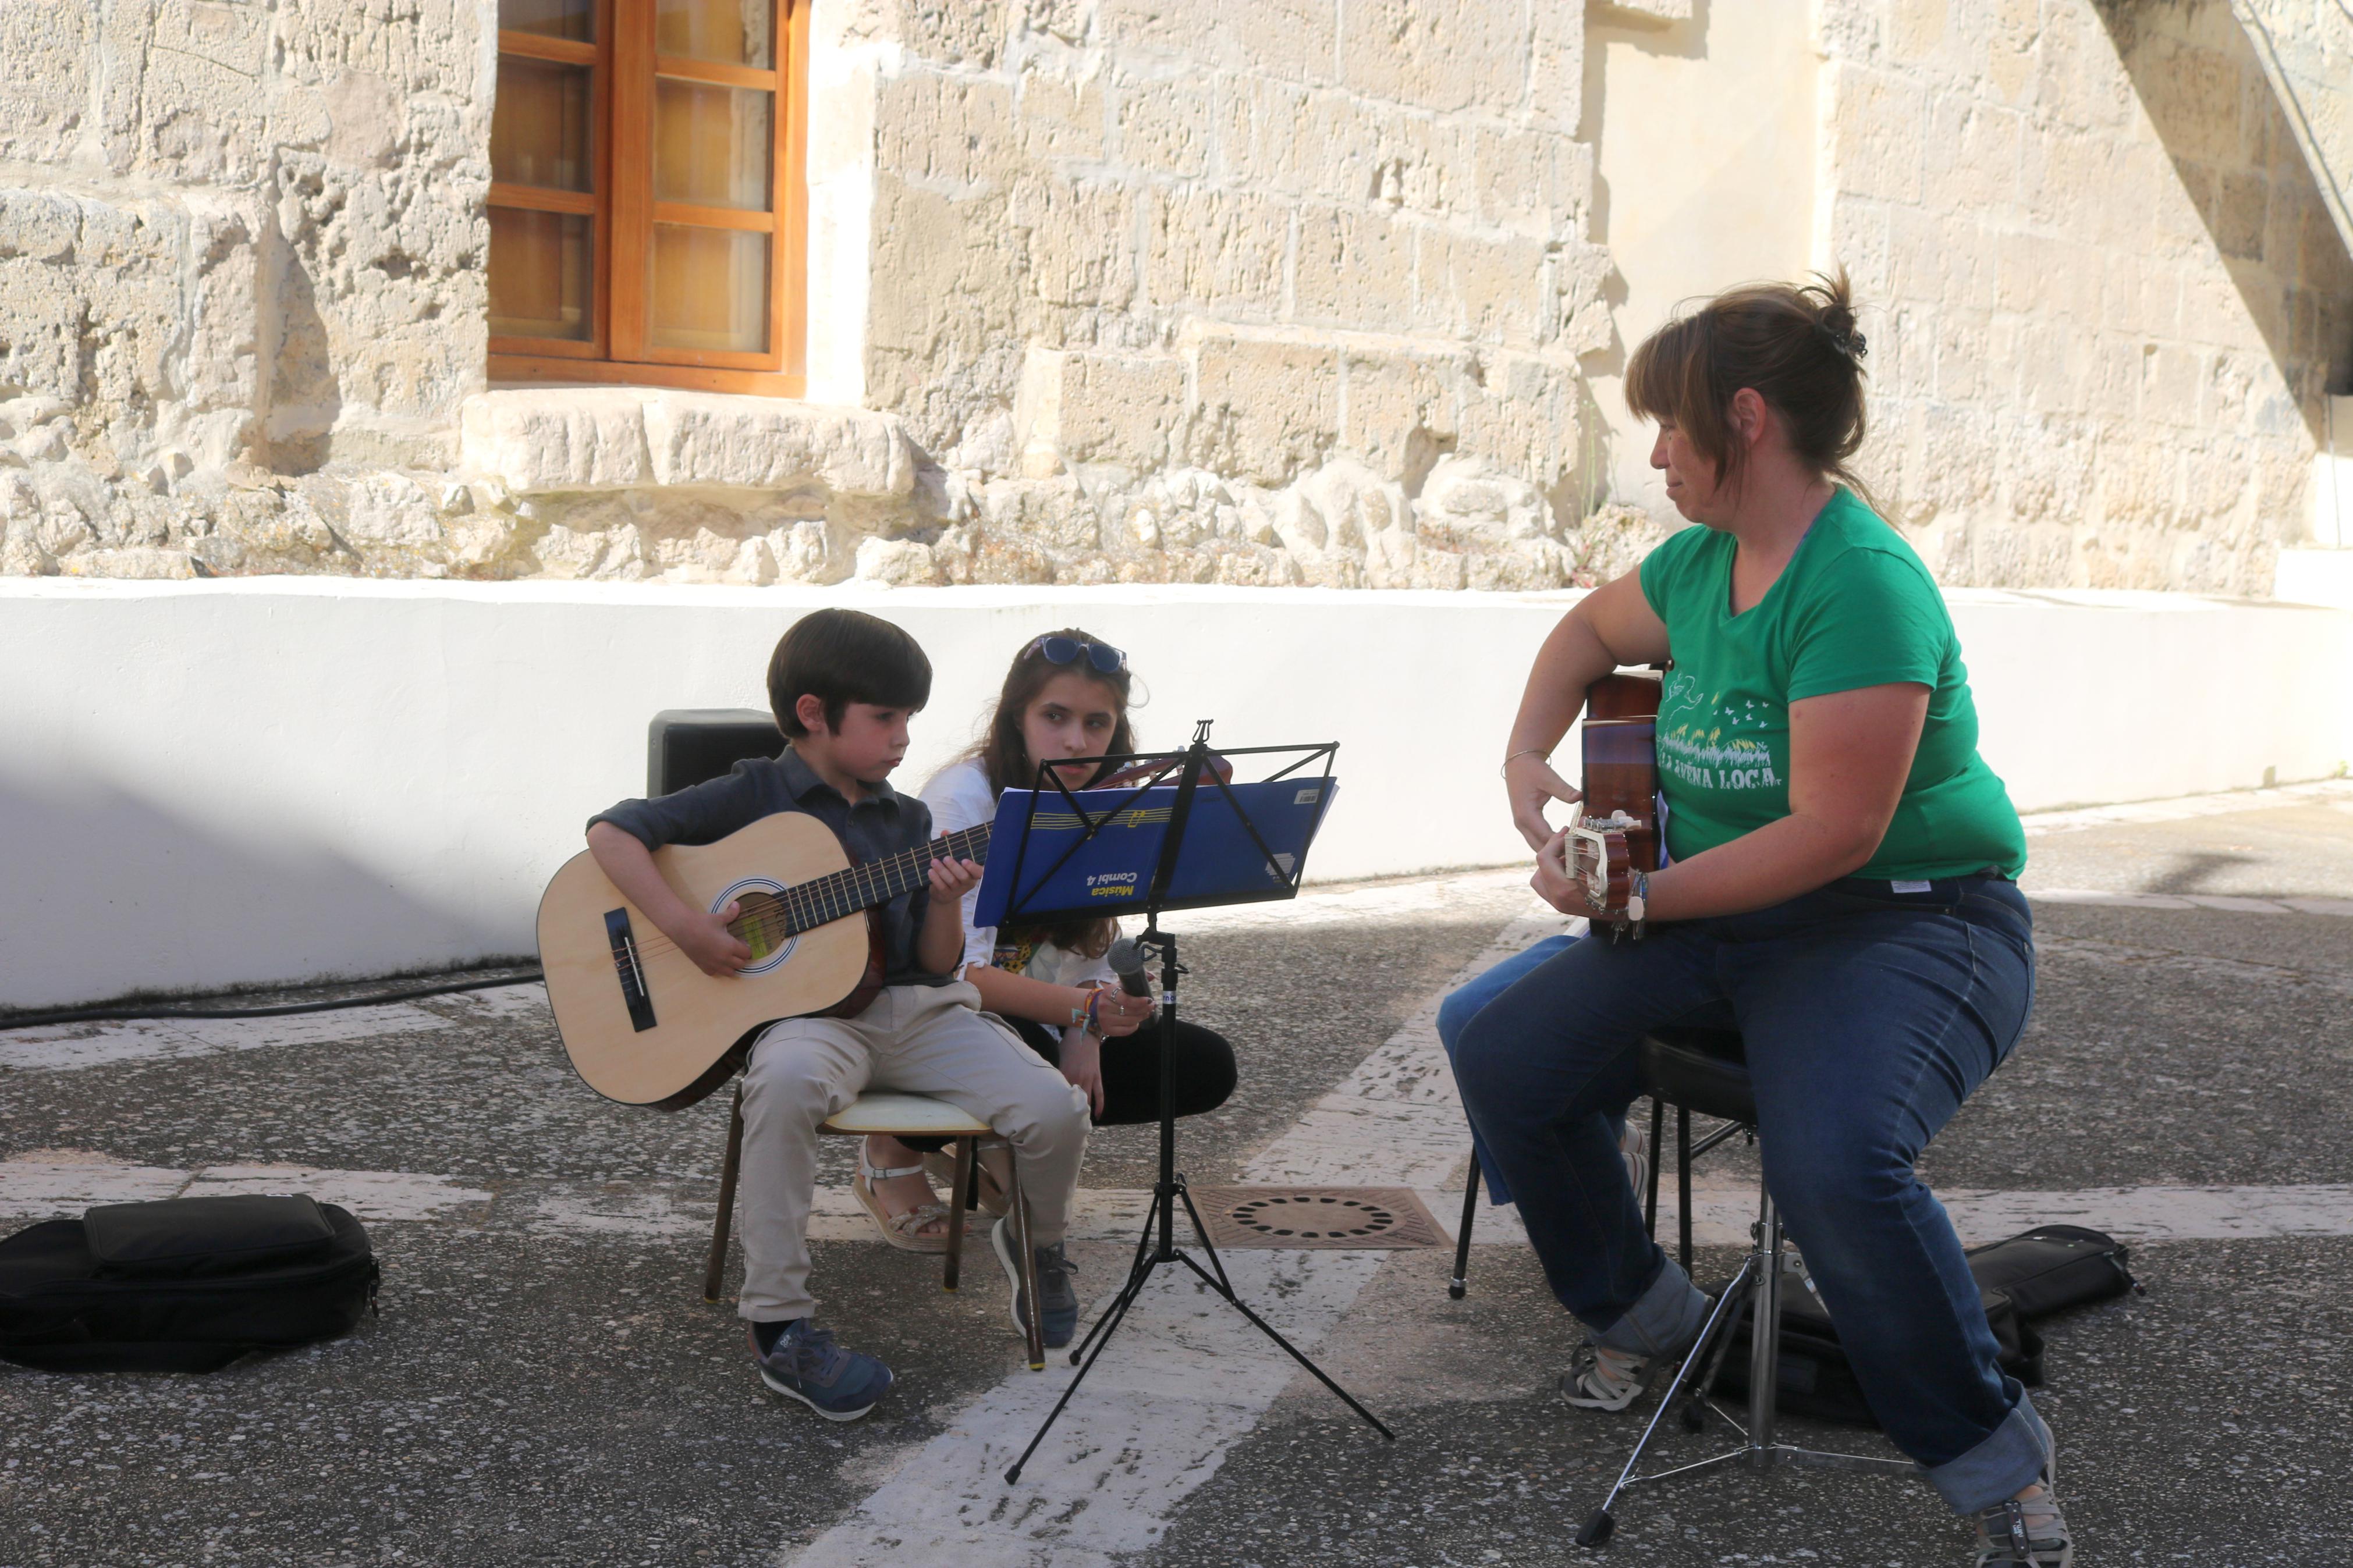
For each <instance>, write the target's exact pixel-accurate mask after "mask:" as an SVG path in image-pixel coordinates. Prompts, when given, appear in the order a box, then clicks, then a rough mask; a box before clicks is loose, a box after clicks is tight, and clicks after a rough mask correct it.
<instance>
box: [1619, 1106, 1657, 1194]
mask: <svg viewBox="0 0 2353 1568" xmlns="http://www.w3.org/2000/svg"><path fill="white" fill-rule="evenodd" d="M1618 1153H1619V1156H1620V1158H1621V1159H1623V1160H1624V1161H1625V1162H1626V1179H1627V1181H1629V1182H1630V1183H1632V1184H1633V1186H1634V1196H1635V1197H1636V1199H1638V1200H1639V1199H1640V1198H1641V1195H1642V1190H1643V1188H1645V1187H1646V1186H1648V1185H1649V1184H1650V1181H1651V1130H1650V1129H1649V1128H1647V1127H1645V1126H1643V1125H1642V1124H1641V1122H1639V1121H1635V1120H1634V1119H1633V1118H1632V1117H1628V1118H1627V1119H1626V1131H1623V1132H1620V1134H1618Z"/></svg>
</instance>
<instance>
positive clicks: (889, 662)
mask: <svg viewBox="0 0 2353 1568" xmlns="http://www.w3.org/2000/svg"><path fill="white" fill-rule="evenodd" d="M805 696H807V697H815V698H816V699H817V700H818V701H820V702H822V703H824V704H825V723H826V728H827V729H828V730H839V729H840V728H841V713H842V710H843V709H845V708H847V707H849V705H850V704H851V703H853V702H871V703H872V704H873V705H874V706H875V707H877V708H921V707H923V704H924V703H926V702H928V701H930V700H932V661H931V660H930V659H928V658H924V657H923V649H922V648H920V647H916V646H915V639H914V638H913V637H909V636H908V635H907V634H906V633H905V632H903V631H901V630H900V629H899V628H898V627H897V626H892V624H891V623H890V622H888V621H886V620H883V619H881V617H880V616H870V615H867V614H865V613H864V612H862V611H859V610H818V611H817V612H815V613H814V614H812V615H807V616H802V617H801V618H800V619H799V620H797V621H795V622H794V623H793V624H792V627H791V629H790V630H788V631H786V633H785V635H784V636H783V637H780V638H778V639H777V642H776V653H775V655H774V656H773V657H772V658H769V660H768V706H769V708H770V709H771V710H774V711H775V713H776V728H778V729H779V730H782V731H784V732H785V733H786V734H787V735H789V736H791V737H792V738H793V739H795V740H799V739H800V738H802V737H803V736H805V735H807V733H808V726H807V725H806V724H804V723H802V722H801V721H800V715H799V714H798V713H797V712H796V711H795V710H796V709H797V708H798V707H799V706H800V700H801V699H802V698H803V697H805Z"/></svg>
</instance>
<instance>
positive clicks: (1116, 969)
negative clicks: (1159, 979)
mask: <svg viewBox="0 0 2353 1568" xmlns="http://www.w3.org/2000/svg"><path fill="white" fill-rule="evenodd" d="M1104 960H1105V962H1106V963H1109V964H1110V965H1111V972H1112V973H1113V974H1116V975H1118V976H1119V988H1120V989H1121V990H1122V991H1124V992H1126V993H1127V994H1129V995H1130V996H1149V995H1151V994H1152V982H1150V981H1149V980H1146V979H1145V977H1144V950H1143V949H1142V948H1140V947H1138V946H1136V945H1135V939H1134V937H1132V936H1124V937H1121V938H1120V939H1119V940H1118V941H1117V942H1113V943H1112V944H1111V952H1108V953H1106V954H1104Z"/></svg>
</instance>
